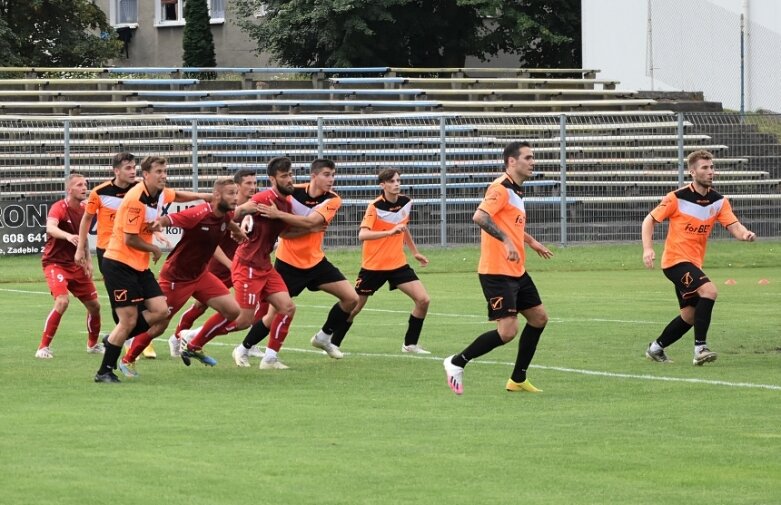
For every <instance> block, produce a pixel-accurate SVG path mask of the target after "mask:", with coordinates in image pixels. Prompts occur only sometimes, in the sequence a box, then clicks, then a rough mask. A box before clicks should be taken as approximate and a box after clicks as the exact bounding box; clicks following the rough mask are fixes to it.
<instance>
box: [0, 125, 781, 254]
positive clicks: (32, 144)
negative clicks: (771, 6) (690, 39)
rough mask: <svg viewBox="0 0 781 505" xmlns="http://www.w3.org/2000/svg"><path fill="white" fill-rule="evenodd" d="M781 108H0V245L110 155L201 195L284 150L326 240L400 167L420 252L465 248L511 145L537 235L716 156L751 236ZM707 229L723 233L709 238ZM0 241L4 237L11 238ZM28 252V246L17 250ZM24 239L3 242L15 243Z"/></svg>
mask: <svg viewBox="0 0 781 505" xmlns="http://www.w3.org/2000/svg"><path fill="white" fill-rule="evenodd" d="M779 136H781V116H778V115H748V116H745V117H743V118H741V117H740V116H739V115H737V114H728V113H719V114H675V113H670V112H654V111H641V112H637V111H635V112H626V113H624V112H604V113H568V114H557V113H548V114H494V115H492V114H477V113H475V114H396V115H340V116H293V115H286V116H279V115H276V116H233V115H231V116H214V115H200V116H182V115H172V116H138V115H136V116H123V117H120V116H113V117H62V118H59V117H57V118H54V117H45V118H44V117H23V116H19V117H9V116H0V235H2V237H0V247H4V246H8V245H9V244H10V243H11V242H13V243H14V244H15V243H16V242H17V241H19V240H20V239H21V242H22V244H26V243H27V242H29V241H28V240H27V238H29V236H33V235H34V234H35V233H40V231H41V229H42V228H43V226H44V224H45V212H44V214H43V217H41V216H40V214H41V213H42V212H43V210H42V209H43V208H44V207H43V206H45V205H47V204H48V203H50V202H53V201H54V200H56V199H58V198H61V197H62V194H63V180H64V177H65V176H66V175H67V174H68V173H70V172H80V173H83V174H84V175H86V176H87V177H88V179H89V181H90V185H91V186H95V185H97V184H98V183H99V182H101V181H103V180H106V179H109V178H110V177H111V176H112V171H111V166H110V163H111V158H112V156H113V155H114V154H115V153H117V152H119V151H130V152H132V153H134V154H135V155H136V156H138V157H139V158H143V157H144V156H147V155H159V156H164V157H166V158H167V159H168V161H169V165H168V166H169V185H170V186H172V187H175V188H183V189H184V188H186V189H190V188H193V189H199V190H207V191H208V190H209V188H210V187H211V184H212V182H213V181H214V179H215V178H216V177H219V176H225V175H232V174H233V173H234V172H235V171H236V170H238V169H240V168H252V169H255V170H257V172H258V176H259V185H260V186H261V187H262V186H265V176H264V174H265V163H266V162H267V161H268V160H269V159H270V158H271V157H273V156H289V157H290V158H291V159H292V160H293V163H294V167H295V168H296V171H297V181H298V182H305V181H306V180H308V165H309V163H310V162H311V161H312V160H313V159H315V158H317V157H327V158H331V159H333V160H334V161H335V162H336V163H337V184H336V188H335V189H336V190H337V191H338V192H339V193H340V194H341V196H342V198H343V200H344V205H343V209H342V211H341V212H340V213H339V214H338V216H337V218H336V220H335V221H334V223H333V224H332V226H331V227H330V229H329V233H328V234H327V235H326V237H327V238H326V245H327V246H353V245H357V244H358V240H357V229H358V224H359V222H360V220H361V217H362V215H363V212H364V210H365V208H366V205H367V203H368V202H369V201H370V200H371V199H373V198H374V197H376V196H377V194H378V193H379V187H378V185H377V183H376V174H377V172H378V170H379V169H380V168H381V167H385V166H392V167H396V168H399V169H400V170H401V172H402V184H403V185H404V192H405V193H407V194H408V195H409V196H411V197H412V199H413V201H414V202H415V203H414V205H413V208H414V213H413V218H412V232H413V234H414V236H415V238H416V240H417V241H418V242H419V243H420V244H423V245H454V244H473V243H477V241H478V239H479V231H478V229H477V227H476V226H474V225H473V224H472V221H471V217H472V214H473V213H474V210H475V208H476V207H477V205H478V203H479V201H480V199H481V197H482V195H483V193H484V191H485V188H486V187H487V185H488V184H489V183H490V181H492V180H493V179H494V178H496V177H497V176H498V175H500V174H501V173H502V159H501V153H502V149H503V147H504V146H505V145H506V143H507V142H509V141H511V140H528V141H529V142H530V143H531V144H532V146H533V147H534V150H535V155H536V159H537V162H536V177H535V178H534V179H533V180H531V181H528V182H527V184H526V188H527V191H526V202H527V212H528V218H529V224H528V229H529V231H530V233H532V234H533V235H535V236H536V237H537V238H538V239H540V240H541V241H544V242H547V243H562V244H569V243H580V242H598V241H633V240H638V239H639V237H640V222H641V221H642V219H643V217H644V216H645V215H646V214H647V213H648V211H650V210H651V209H652V208H653V207H654V206H655V205H656V203H657V202H658V201H659V200H660V198H661V197H662V195H664V194H665V193H666V192H668V191H671V190H674V189H676V188H678V187H680V186H681V185H683V184H684V183H685V182H686V181H687V180H688V179H687V176H686V171H685V169H684V159H685V156H686V155H687V154H688V153H689V152H691V151H693V150H695V149H708V150H710V151H712V152H713V153H714V154H715V156H716V166H717V183H716V188H717V189H718V190H719V191H720V192H722V193H724V194H726V195H727V196H729V197H730V199H731V201H732V203H733V207H734V208H735V211H736V213H737V214H738V216H739V217H740V218H741V220H742V221H743V222H744V223H745V224H746V225H747V226H748V227H749V228H751V229H753V230H754V231H756V232H757V233H758V234H760V235H761V236H765V237H767V236H771V237H779V236H781V193H779V182H780V180H781V144H779ZM715 235H716V236H726V234H724V232H723V231H716V232H715ZM9 237H10V238H9ZM26 245H27V246H29V245H30V244H26ZM20 249H21V251H22V252H25V251H26V252H37V251H31V250H30V249H31V248H30V247H14V248H13V250H14V251H16V252H19V250H20Z"/></svg>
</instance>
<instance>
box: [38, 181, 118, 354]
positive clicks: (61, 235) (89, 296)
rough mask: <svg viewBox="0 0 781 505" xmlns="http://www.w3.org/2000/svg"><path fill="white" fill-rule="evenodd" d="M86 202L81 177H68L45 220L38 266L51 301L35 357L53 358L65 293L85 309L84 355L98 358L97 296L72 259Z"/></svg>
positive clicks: (90, 280) (67, 299)
mask: <svg viewBox="0 0 781 505" xmlns="http://www.w3.org/2000/svg"><path fill="white" fill-rule="evenodd" d="M86 199H87V180H86V179H85V178H84V176H83V175H81V174H76V173H71V174H70V175H69V176H68V177H67V179H66V180H65V198H64V199H63V200H60V201H58V202H56V203H54V204H53V205H52V206H51V208H50V209H49V215H48V217H47V218H46V233H47V234H48V237H47V239H46V244H45V245H44V247H43V256H42V257H41V264H42V265H43V273H44V274H45V275H46V282H47V283H48V285H49V291H50V292H51V294H52V296H53V297H54V308H52V310H51V312H49V315H48V317H47V318H46V323H45V325H44V329H43V335H41V343H40V344H39V345H38V350H37V351H36V352H35V357H36V358H40V359H50V358H53V357H54V353H53V352H52V350H51V348H50V347H49V345H50V344H51V341H52V339H53V338H54V334H55V333H57V327H58V326H59V324H60V319H61V318H62V315H63V314H64V313H65V311H66V310H67V309H68V304H69V303H70V300H69V297H68V291H70V292H71V293H73V296H75V297H76V298H78V299H79V301H80V302H81V303H83V304H84V307H86V309H87V352H88V353H92V354H100V353H102V352H103V346H102V345H101V344H100V343H98V334H99V333H100V303H98V292H97V290H96V289H95V284H94V283H93V282H92V278H91V276H90V275H89V271H88V270H86V269H84V268H82V266H81V265H79V264H77V263H76V262H75V261H74V259H73V256H74V254H75V251H76V244H77V243H78V241H79V235H78V226H79V223H80V222H81V216H82V214H84V200H86Z"/></svg>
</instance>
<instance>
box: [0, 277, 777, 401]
mask: <svg viewBox="0 0 781 505" xmlns="http://www.w3.org/2000/svg"><path fill="white" fill-rule="evenodd" d="M0 291H7V292H12V293H27V294H45V295H48V294H49V293H45V292H43V291H24V290H19V289H5V288H0ZM301 306H302V307H310V308H329V307H325V306H320V305H301ZM364 310H374V311H377V312H395V313H406V312H407V311H400V310H385V309H364ZM430 315H437V316H445V317H452V316H455V315H458V316H460V317H464V316H465V315H467V314H436V313H430ZM472 317H480V316H472ZM564 321H568V322H573V321H595V322H613V323H641V324H646V323H652V321H624V320H619V319H582V320H576V319H569V320H561V321H560V322H564ZM156 340H165V341H166V342H167V340H168V337H158V338H157V339H156ZM209 345H213V346H231V347H234V344H228V343H225V342H211V343H210V344H209ZM285 350H287V351H290V352H302V353H316V354H321V353H322V351H316V350H313V349H298V348H295V347H285ZM344 354H345V355H346V356H362V357H368V358H396V359H398V358H403V359H410V358H413V359H414V358H416V359H427V360H434V361H442V360H443V359H444V358H440V357H437V356H428V357H420V356H415V357H413V356H408V355H407V356H405V355H403V354H383V353H370V352H345V353H344ZM474 363H475V364H479V365H501V366H513V365H514V363H509V362H502V361H491V360H477V361H475V362H474ZM531 367H532V368H539V369H540V370H553V371H556V372H564V373H574V374H580V375H592V376H598V377H612V378H617V379H634V380H651V381H663V382H683V383H689V384H706V385H710V386H726V387H733V388H751V389H769V390H771V391H781V386H776V385H773V384H754V383H751V382H729V381H719V380H709V379H692V378H684V377H666V376H656V375H647V374H643V375H637V374H627V373H616V372H602V371H598V370H583V369H578V368H566V367H560V366H546V365H531Z"/></svg>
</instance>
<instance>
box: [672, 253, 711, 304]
mask: <svg viewBox="0 0 781 505" xmlns="http://www.w3.org/2000/svg"><path fill="white" fill-rule="evenodd" d="M662 271H663V272H664V275H665V277H667V278H668V279H670V282H672V283H673V284H674V285H675V297H676V298H678V306H679V307H680V308H684V307H694V306H695V305H697V302H698V301H699V299H700V297H699V295H698V294H697V289H699V287H700V286H702V285H703V284H706V283H708V282H710V279H709V278H708V276H707V275H706V274H705V272H703V271H702V270H701V269H700V268H699V267H697V266H696V265H695V264H694V263H689V262H686V261H685V262H683V263H676V264H675V265H673V266H671V267H669V268H665V269H664V270H662Z"/></svg>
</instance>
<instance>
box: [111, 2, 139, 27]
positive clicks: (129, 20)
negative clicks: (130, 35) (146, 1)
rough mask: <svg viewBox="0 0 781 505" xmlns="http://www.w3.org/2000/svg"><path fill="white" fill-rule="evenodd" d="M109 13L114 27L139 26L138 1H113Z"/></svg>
mask: <svg viewBox="0 0 781 505" xmlns="http://www.w3.org/2000/svg"><path fill="white" fill-rule="evenodd" d="M109 11H110V12H109V19H111V24H112V25H113V26H128V25H138V0H111V2H110V4H109Z"/></svg>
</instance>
